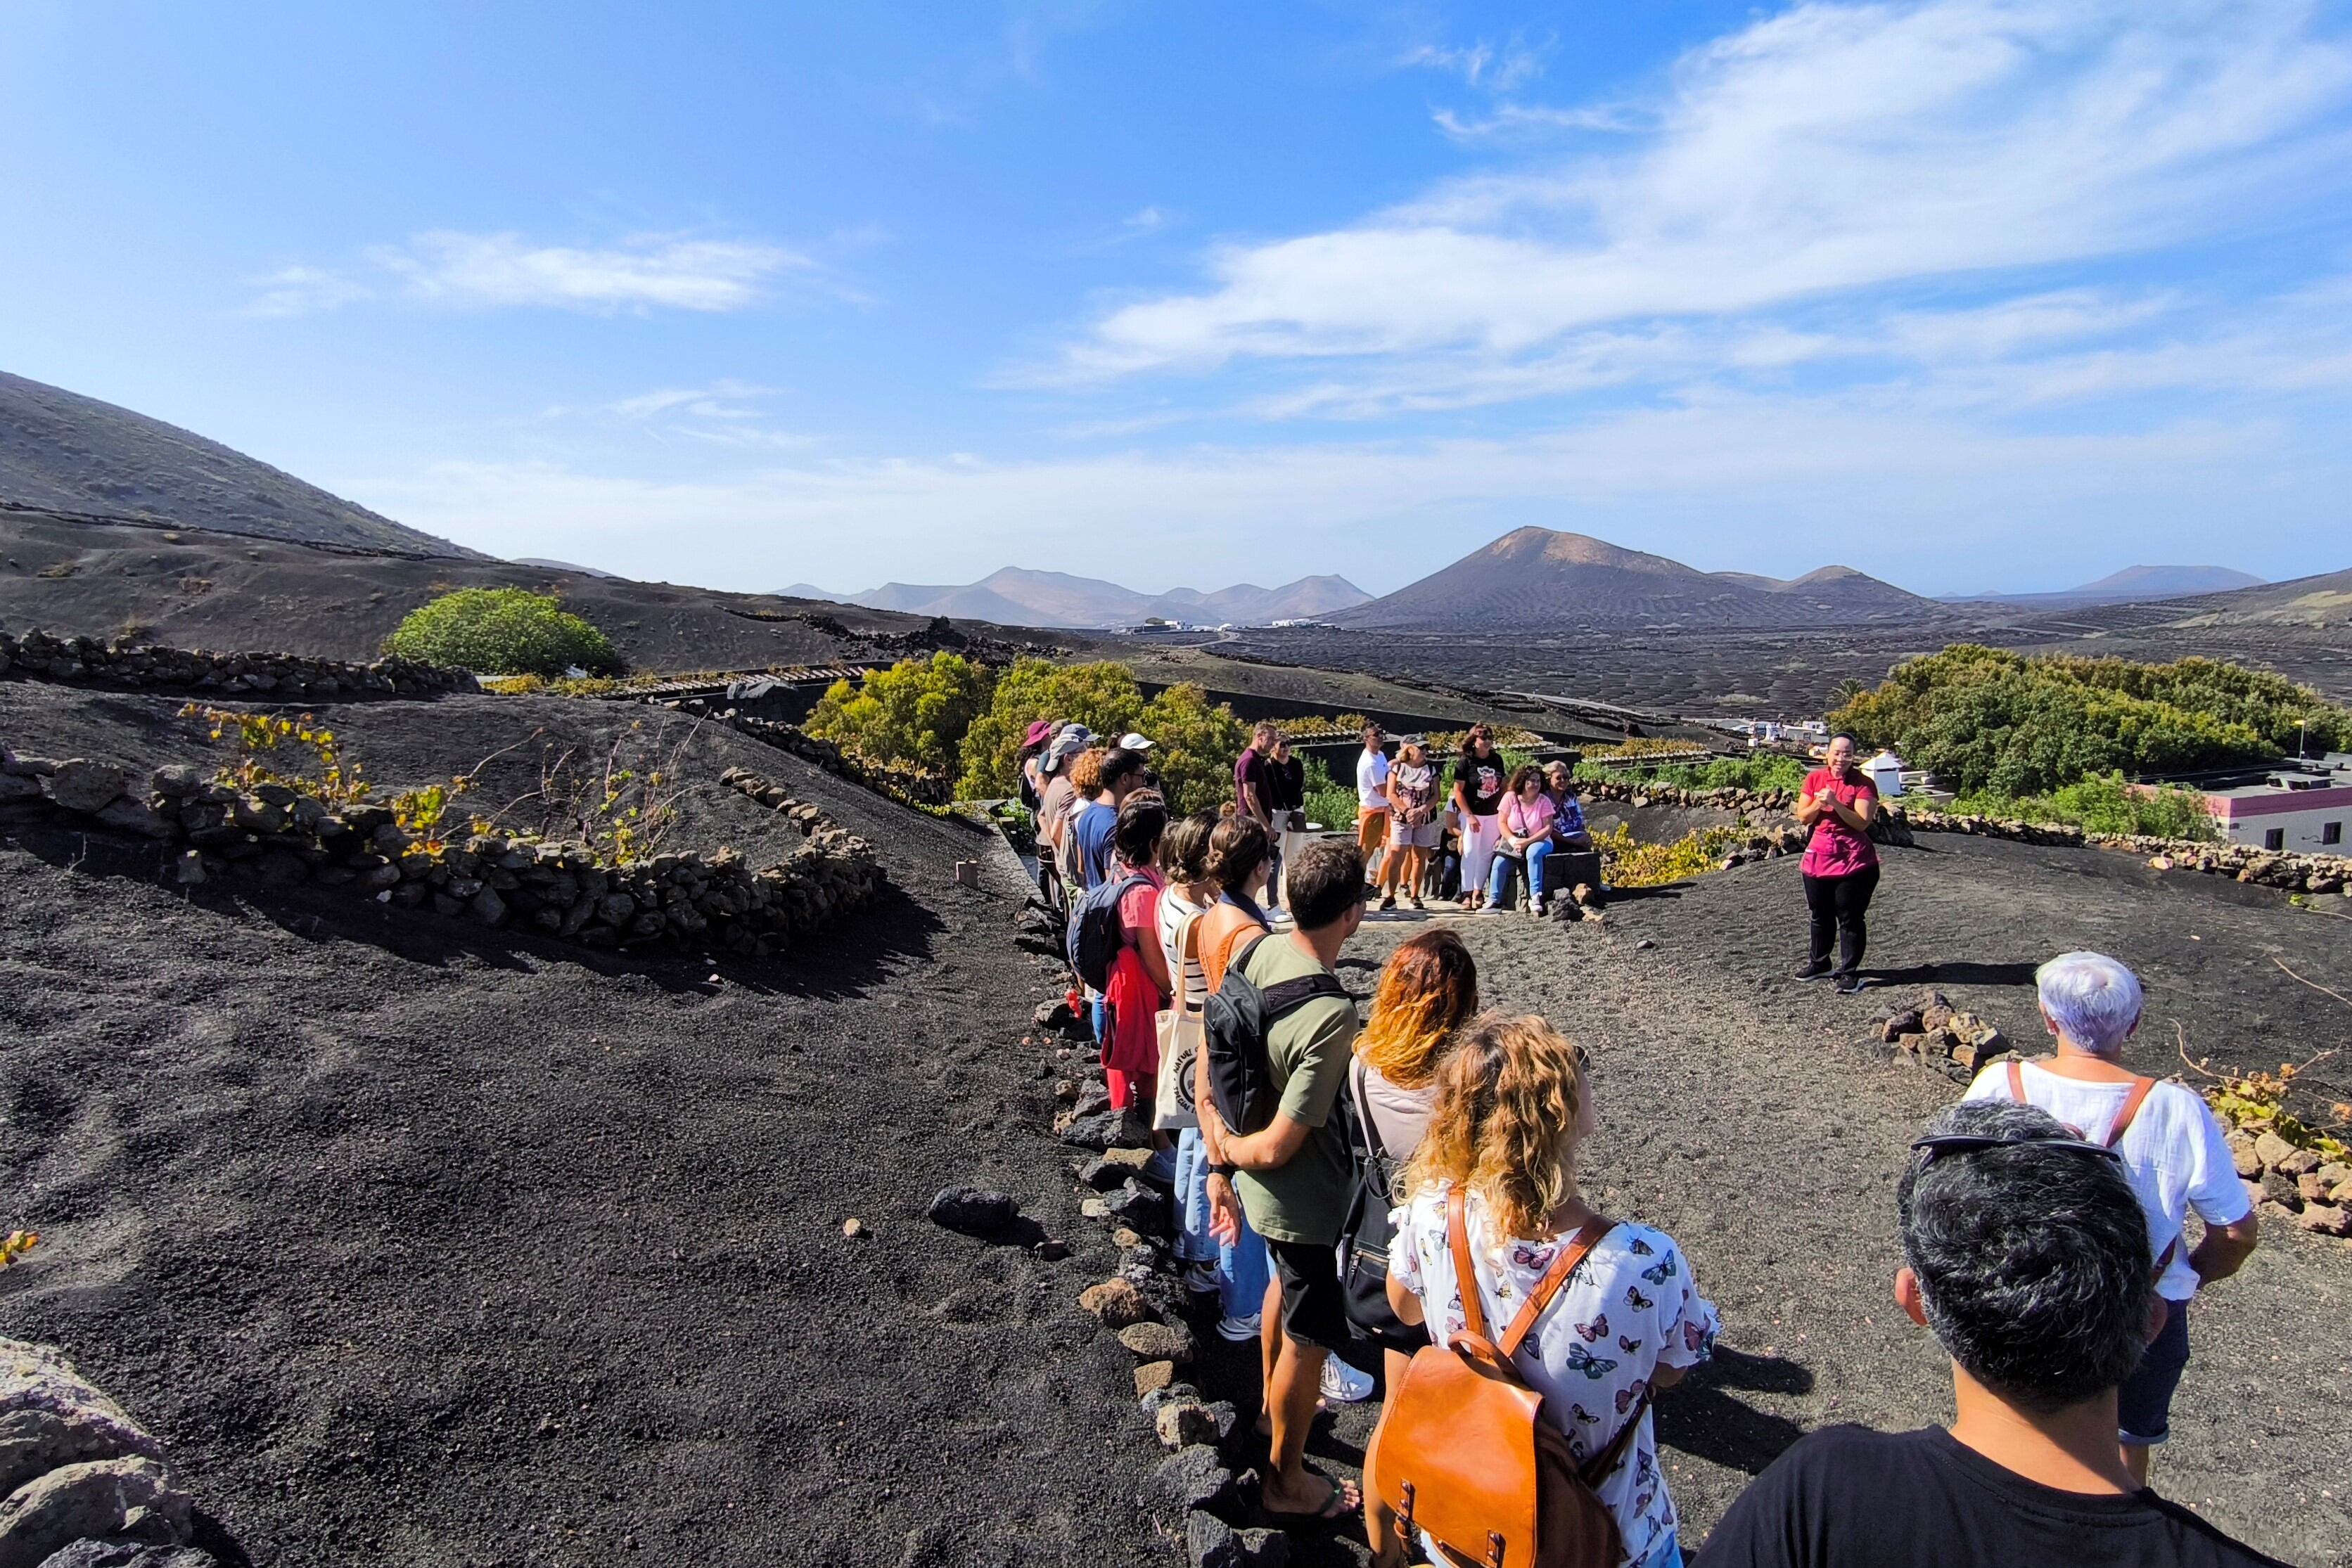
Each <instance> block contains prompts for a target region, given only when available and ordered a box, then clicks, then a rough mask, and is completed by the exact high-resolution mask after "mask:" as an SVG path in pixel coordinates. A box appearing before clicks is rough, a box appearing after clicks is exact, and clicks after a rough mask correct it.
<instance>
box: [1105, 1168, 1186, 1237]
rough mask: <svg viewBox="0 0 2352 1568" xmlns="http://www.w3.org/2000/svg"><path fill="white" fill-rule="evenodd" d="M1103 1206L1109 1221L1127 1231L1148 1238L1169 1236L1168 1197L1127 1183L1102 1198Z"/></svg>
mask: <svg viewBox="0 0 2352 1568" xmlns="http://www.w3.org/2000/svg"><path fill="white" fill-rule="evenodd" d="M1103 1207H1104V1210H1105V1212H1106V1213H1108V1215H1109V1216H1110V1218H1113V1219H1116V1220H1118V1222H1119V1223H1120V1224H1122V1225H1125V1226H1128V1227H1129V1228H1131V1229H1135V1230H1139V1231H1141V1232H1143V1233H1145V1234H1147V1235H1152V1236H1165V1235H1167V1234H1168V1233H1169V1230H1170V1225H1169V1203H1168V1195H1167V1194H1166V1193H1162V1192H1154V1191H1152V1190H1151V1189H1150V1187H1148V1186H1144V1185H1143V1184H1142V1183H1140V1182H1136V1181H1129V1183H1128V1184H1127V1185H1126V1186H1122V1187H1120V1188H1119V1189H1118V1191H1117V1192H1114V1193H1112V1194H1110V1195H1109V1196H1108V1197H1105V1198H1104V1199H1103Z"/></svg>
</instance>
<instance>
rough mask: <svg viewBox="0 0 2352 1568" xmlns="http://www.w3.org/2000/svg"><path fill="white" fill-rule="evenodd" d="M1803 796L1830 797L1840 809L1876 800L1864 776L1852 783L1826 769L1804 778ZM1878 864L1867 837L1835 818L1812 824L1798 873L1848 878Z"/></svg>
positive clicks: (1872, 786)
mask: <svg viewBox="0 0 2352 1568" xmlns="http://www.w3.org/2000/svg"><path fill="white" fill-rule="evenodd" d="M1805 793H1806V794H1808V795H1811V796H1814V797H1816V798H1818V797H1820V796H1822V795H1829V796H1833V797H1835V798H1836V800H1837V802H1838V804H1839V805H1841V806H1846V807H1849V808H1853V807H1855V806H1856V803H1857V802H1859V801H1861V800H1864V799H1865V798H1866V799H1869V800H1877V799H1878V786H1877V785H1875V784H1873V783H1872V782H1871V781H1870V776H1869V775H1868V774H1866V773H1857V774H1855V775H1854V776H1853V778H1852V779H1840V778H1839V777H1838V776H1837V775H1836V774H1834V773H1832V772H1831V771H1830V770H1829V769H1828V768H1814V769H1813V770H1812V771H1811V773H1808V774H1806V775H1805ZM1877 863H1878V846H1877V845H1876V844H1874V843H1872V842H1871V841H1870V835H1868V834H1867V833H1857V832H1855V831H1853V829H1852V828H1849V827H1847V826H1846V825H1845V824H1844V823H1843V822H1841V821H1838V820H1837V819H1836V818H1835V817H1832V816H1826V815H1824V816H1821V817H1817V818H1815V819H1814V820H1813V836H1812V840H1811V841H1810V842H1809V843H1807V844H1806V845H1805V858H1804V860H1803V861H1801V862H1799V865H1798V869H1799V870H1800V871H1801V872H1803V873H1805V874H1806V875H1807V876H1852V875H1853V873H1855V872H1858V871H1867V870H1868V869H1870V868H1871V867H1872V866H1874V865H1876V864H1877Z"/></svg>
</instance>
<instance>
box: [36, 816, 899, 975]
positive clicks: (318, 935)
mask: <svg viewBox="0 0 2352 1568" xmlns="http://www.w3.org/2000/svg"><path fill="white" fill-rule="evenodd" d="M0 842H5V843H9V844H12V845H14V846H15V847H16V848H18V849H21V850H23V851H24V852H26V853H27V854H30V855H32V856H34V857H35V858H37V859H38V860H41V861H44V862H47V863H48V864H50V865H52V866H56V867H58V869H60V870H64V871H72V872H80V873H87V874H89V875H95V876H105V877H120V878H124V879H128V880H131V881H136V882H144V883H152V884H154V885H156V886H157V887H159V888H160V889H161V890H162V891H163V892H165V893H168V894H173V895H175V896H177V897H179V898H181V899H183V900H184V901H185V902H186V903H188V904H193V905H194V906H196V907H198V908H200V909H207V910H210V911H212V912H213V913H215V914H216V915H223V916H226V917H229V918H238V917H251V918H256V919H260V920H265V921H268V923H269V924H270V925H275V926H277V927H278V929H280V930H282V931H284V932H286V933H287V934H289V936H296V937H299V938H300V939H301V940H303V941H305V942H311V943H320V942H331V941H346V942H359V943H364V944H366V945H367V946H373V947H380V948H382V949H383V950H384V951H386V952H388V953H391V954H393V955H394V956H397V957H399V958H402V959H404V960H405V961H407V962H409V963H414V964H425V965H430V966H432V967H436V968H442V967H447V966H449V965H450V964H452V963H453V962H463V961H471V962H474V963H478V964H482V965H486V966H488V967H491V968H498V969H509V970H513V971H516V972H520V971H522V970H524V969H527V968H530V967H536V966H539V965H543V964H572V965H576V966H578V967H582V968H584V969H590V970H593V971H594V972H595V973H597V974H599V975H604V976H614V975H640V976H643V977H645V978H646V979H647V980H650V981H652V982H653V983H654V984H655V985H656V986H659V987H660V988H662V989H663V990H665V991H668V992H672V993H674V994H677V993H685V992H691V991H705V992H707V991H710V990H712V989H713V987H712V985H711V978H710V977H712V976H713V975H716V976H719V977H720V979H721V981H722V983H724V984H726V985H730V986H732V987H735V988H739V989H741V990H747V991H751V992H752V993H754V994H756V995H761V996H769V995H777V996H790V997H801V998H812V999H815V1000H823V1001H834V1000H840V999H843V998H861V997H863V996H865V995H866V992H867V991H868V990H869V989H870V988H873V987H875V986H877V985H879V984H882V983H884V982H886V981H887V980H889V979H890V978H891V977H893V976H894V975H895V974H897V972H898V969H899V968H900V967H901V966H902V965H905V964H909V963H911V964H922V963H926V962H929V960H930V959H931V958H932V957H933V956H934V938H935V937H936V936H938V935H939V934H940V932H941V931H943V930H945V928H946V925H945V922H943V921H941V920H940V917H939V916H938V915H935V914H933V913H932V912H931V911H929V910H928V909H926V908H924V907H923V906H922V905H921V904H918V903H916V902H915V901H914V899H912V898H910V897H909V896H908V894H907V893H906V892H905V890H904V889H902V888H900V887H899V886H898V884H897V883H891V882H885V883H882V885H881V889H880V891H879V892H878V893H877V894H876V895H875V899H874V902H873V904H871V905H869V906H868V907H867V908H866V909H865V910H864V911H862V912H860V913H859V914H857V915H854V916H852V917H851V918H850V920H849V921H848V922H847V923H846V924H845V925H843V926H840V927H836V928H835V929H832V930H828V931H825V932H823V933H820V934H818V935H817V936H811V937H806V938H803V940H802V941H801V942H799V943H798V944H796V945H795V946H793V947H791V948H789V949H788V950H787V951H785V952H784V953H782V954H780V955H778V956H774V957H769V958H750V957H744V956H740V955H737V954H734V953H730V952H726V951H724V950H721V951H719V952H715V953H710V954H696V953H693V952H681V951H679V950H677V949H655V950H650V951H647V952H645V953H643V954H635V953H631V952H626V951H623V950H619V949H614V950H612V951H599V950H597V949H595V948H590V947H579V946H572V945H571V944H569V943H564V942H558V941H555V940H553V939H551V938H549V937H545V936H540V935H539V934H538V933H537V932H536V931H533V930H530V929H527V928H523V927H508V928H505V929H499V930H492V929H490V928H489V927H487V926H479V925H462V924H459V923H458V922H457V921H452V920H445V919H442V918H441V917H440V916H438V915H431V914H420V913H418V912H416V911H414V910H408V909H401V908H397V907H394V906H392V905H388V904H373V903H369V902H367V901H365V900H361V899H354V898H347V897H344V896H342V895H341V894H336V893H332V892H326V891H320V890H319V889H316V888H312V887H309V886H295V887H283V888H272V887H269V886H268V885H266V884H261V883H205V885H203V886H200V887H191V888H182V887H177V886H174V885H173V883H170V882H169V881H168V880H167V877H168V874H169V864H170V855H169V852H166V851H165V850H163V848H162V847H161V846H158V845H156V844H153V843H150V842H147V841H143V840H135V839H121V838H116V837H113V836H111V835H108V834H102V833H89V832H82V831H77V830H73V829H67V828H58V827H56V826H54V825H52V824H49V823H47V822H30V823H16V824H10V823H6V822H5V821H0Z"/></svg>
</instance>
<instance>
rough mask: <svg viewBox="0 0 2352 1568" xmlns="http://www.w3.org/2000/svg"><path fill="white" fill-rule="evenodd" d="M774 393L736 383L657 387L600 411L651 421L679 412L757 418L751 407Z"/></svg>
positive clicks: (627, 418)
mask: <svg viewBox="0 0 2352 1568" xmlns="http://www.w3.org/2000/svg"><path fill="white" fill-rule="evenodd" d="M773 392H774V389H773V388H771V387H763V386H756V385H754V384H752V383H751V382H739V381H717V382H711V383H710V384H709V386H706V387H658V388H656V389H655V390H654V391H652V392H639V393H638V394H637V395H636V396H635V397H625V398H622V399H620V400H619V401H618V402H609V403H606V404H605V405H604V411H603V412H604V413H609V414H612V415H614V416H615V417H617V418H620V419H625V420H646V419H651V418H653V417H654V416H655V415H656V414H662V413H672V412H675V411H679V410H683V411H684V412H686V413H691V414H693V415H695V416H696V417H697V418H700V419H757V418H758V417H759V416H760V415H759V411H758V410H757V409H755V408H752V407H751V406H750V405H751V403H753V402H757V401H759V400H760V399H761V398H765V397H769V396H772V395H773Z"/></svg>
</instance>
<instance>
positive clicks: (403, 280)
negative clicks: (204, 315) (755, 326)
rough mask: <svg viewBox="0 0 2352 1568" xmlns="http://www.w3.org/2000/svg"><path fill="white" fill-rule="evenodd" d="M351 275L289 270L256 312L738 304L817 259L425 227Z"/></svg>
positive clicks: (717, 245)
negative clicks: (410, 305) (372, 302)
mask: <svg viewBox="0 0 2352 1568" xmlns="http://www.w3.org/2000/svg"><path fill="white" fill-rule="evenodd" d="M362 260H363V262H364V264H365V271H364V272H363V273H362V275H361V276H360V277H353V276H352V275H350V274H348V273H341V272H336V271H332V270H330V269H327V268H323V267H287V268H285V269H284V270H282V271H280V272H277V273H274V274H272V275H270V276H269V277H265V278H262V279H260V280H259V282H260V284H261V285H262V287H263V290H264V291H263V293H262V294H261V295H260V296H259V297H257V298H256V299H254V300H253V301H252V302H251V303H250V304H248V305H247V307H246V310H245V313H246V314H247V315H255V316H296V315H304V314H308V313H310V312H312V311H317V310H328V309H332V308H335V307H337V306H340V305H345V304H349V303H352V301H355V300H361V299H371V298H381V297H383V296H384V295H386V294H396V295H399V296H401V297H403V298H407V299H410V300H413V301H415V302H417V303H420V304H428V305H437V306H444V307H448V308H458V309H500V308H518V307H539V308H553V309H563V310H588V311H610V310H651V309H672V310H698V311H708V312H719V311H731V310H742V309H747V308H750V307H751V306H753V305H756V304H758V303H760V301H761V300H762V299H763V298H766V297H767V295H768V293H769V290H770V288H771V287H772V286H773V285H774V284H775V283H776V282H777V281H778V280H779V279H781V278H782V277H786V276H788V275H799V276H811V275H814V273H815V272H816V271H817V267H816V263H814V261H812V260H811V259H810V258H809V257H808V256H804V255H803V254H801V253H800V252H798V251H794V250H788V249H786V248H784V247H783V246H775V245H769V244H766V243H764V242H761V241H755V240H723V239H696V238H691V237H687V236H681V235H637V236H634V237H632V238H629V239H626V240H624V241H623V242H621V243H620V244H618V245H614V246H602V247H593V248H591V247H583V246H550V245H532V244H530V243H529V242H527V241H526V240H524V239H523V238H522V237H521V236H520V235H515V234H461V233H458V232H457V231H456V230H452V229H434V230H430V231H427V232H425V233H423V234H418V235H411V236H410V237H409V238H408V240H407V241H406V242H405V243H404V244H401V245H396V246H371V247H369V248H368V249H367V250H366V251H364V252H362Z"/></svg>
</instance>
